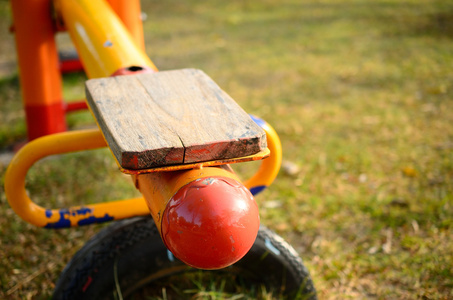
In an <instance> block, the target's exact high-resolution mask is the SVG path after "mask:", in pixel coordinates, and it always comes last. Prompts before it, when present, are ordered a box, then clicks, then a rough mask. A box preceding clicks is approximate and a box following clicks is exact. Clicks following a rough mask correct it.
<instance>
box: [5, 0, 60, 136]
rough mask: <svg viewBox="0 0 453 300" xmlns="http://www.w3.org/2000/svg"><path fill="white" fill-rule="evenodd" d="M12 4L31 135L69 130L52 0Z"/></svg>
mask: <svg viewBox="0 0 453 300" xmlns="http://www.w3.org/2000/svg"><path fill="white" fill-rule="evenodd" d="M11 7H12V12H13V19H14V33H15V38H16V49H17V54H18V62H19V68H20V73H19V76H20V81H21V86H22V96H23V102H24V107H25V111H26V117H27V129H28V139H29V140H32V139H35V138H37V137H40V136H44V135H47V134H51V133H56V132H61V131H65V130H66V120H65V117H64V111H63V104H62V91H61V77H60V71H59V66H58V54H57V48H56V43H55V37H54V35H55V26H54V23H53V21H52V20H53V19H52V15H51V9H50V7H51V3H50V0H15V1H11ZM37 26H38V27H37Z"/></svg>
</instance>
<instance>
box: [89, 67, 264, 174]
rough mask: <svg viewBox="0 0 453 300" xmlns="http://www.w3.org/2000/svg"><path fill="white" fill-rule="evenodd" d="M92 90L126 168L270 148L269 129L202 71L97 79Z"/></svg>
mask: <svg viewBox="0 0 453 300" xmlns="http://www.w3.org/2000/svg"><path fill="white" fill-rule="evenodd" d="M86 94H87V100H88V104H89V106H90V109H91V110H92V112H93V114H94V116H95V117H96V119H97V122H98V124H99V126H100V128H101V130H102V132H103V134H104V136H105V138H106V140H107V143H108V144H109V147H110V148H111V149H112V152H113V154H114V155H115V157H116V159H117V160H118V162H119V163H120V165H121V166H122V167H123V168H126V169H134V170H137V169H148V168H155V167H162V166H166V165H176V164H184V163H196V162H203V161H210V160H217V159H226V158H234V157H242V156H247V155H252V154H255V153H258V152H259V151H261V150H262V149H264V148H266V136H265V133H264V131H263V130H262V129H261V128H260V127H259V126H258V125H256V124H255V123H254V122H253V121H252V120H251V118H250V117H249V116H248V115H247V114H246V113H245V112H244V110H242V108H240V107H239V106H238V105H237V103H236V102H235V101H234V100H233V99H232V98H231V97H230V96H229V95H228V94H226V93H225V92H224V91H223V90H222V89H220V87H219V86H218V85H217V84H216V83H215V82H214V81H213V80H212V79H211V78H209V77H208V76H207V75H206V74H205V73H203V72H202V71H200V70H195V69H183V70H174V71H163V72H157V73H151V74H137V75H128V76H117V77H110V78H101V79H92V80H88V81H87V83H86Z"/></svg>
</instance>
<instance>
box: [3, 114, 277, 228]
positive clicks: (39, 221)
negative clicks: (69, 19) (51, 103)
mask: <svg viewBox="0 0 453 300" xmlns="http://www.w3.org/2000/svg"><path fill="white" fill-rule="evenodd" d="M255 121H256V122H257V123H259V125H260V126H262V127H263V128H264V130H265V131H266V134H267V137H268V147H269V148H270V150H271V156H270V158H268V159H265V160H263V163H262V165H261V167H260V169H259V170H258V172H257V173H256V174H255V175H254V176H253V177H252V178H250V179H249V180H248V181H247V182H246V183H245V184H244V185H245V186H246V187H247V188H248V189H249V190H250V191H251V192H252V194H257V193H259V192H260V191H262V190H263V189H264V188H266V187H267V186H269V185H270V184H271V183H272V181H273V180H274V179H275V177H276V176H277V173H278V170H279V168H280V164H281V144H280V140H279V138H278V136H277V134H276V132H275V131H274V130H273V129H272V127H270V126H269V125H268V124H267V123H265V122H264V121H262V120H260V119H255ZM102 147H106V143H105V140H104V138H103V136H102V133H101V132H100V131H99V130H97V129H95V130H84V131H71V132H64V133H57V134H52V135H48V136H44V137H41V138H38V139H35V140H33V141H31V142H30V143H28V144H26V145H25V146H24V147H23V148H22V149H20V150H19V152H17V154H16V155H15V156H14V158H13V160H12V161H11V163H10V165H9V166H8V170H7V171H6V175H5V194H6V198H7V199H8V202H9V204H10V205H11V207H12V208H13V210H14V211H15V212H16V213H17V214H18V215H19V216H20V217H21V218H22V219H24V220H25V221H27V222H29V223H31V224H33V225H36V226H39V227H46V228H66V227H72V226H81V225H89V224H92V223H101V222H106V221H111V220H119V219H125V218H130V217H134V216H140V215H147V214H149V213H150V212H151V213H154V215H153V217H155V218H156V215H158V214H159V212H161V211H162V208H163V207H165V205H166V202H167V201H168V199H169V196H171V195H172V194H174V193H175V191H177V190H178V189H179V188H181V187H182V186H183V185H185V184H187V183H188V182H191V181H193V180H196V179H197V178H199V177H202V176H223V177H231V178H235V179H236V176H235V175H234V174H233V173H231V172H228V170H226V169H222V168H218V167H207V168H201V169H197V168H196V169H193V170H185V171H169V172H157V173H150V174H144V175H136V177H135V181H136V184H137V188H139V189H140V191H141V192H142V193H143V195H144V196H145V199H146V201H145V199H143V198H134V199H127V200H119V201H110V202H106V203H98V204H89V205H84V206H74V207H70V208H64V209H45V208H43V207H41V206H39V205H37V204H35V203H34V202H33V201H31V199H30V198H29V197H28V195H27V193H26V190H25V177H26V175H27V172H28V170H29V169H30V168H31V166H32V165H33V164H34V163H35V162H36V161H38V160H40V159H42V158H44V157H46V156H50V155H56V154H63V153H68V152H77V151H84V150H90V149H97V148H102ZM156 223H157V222H156Z"/></svg>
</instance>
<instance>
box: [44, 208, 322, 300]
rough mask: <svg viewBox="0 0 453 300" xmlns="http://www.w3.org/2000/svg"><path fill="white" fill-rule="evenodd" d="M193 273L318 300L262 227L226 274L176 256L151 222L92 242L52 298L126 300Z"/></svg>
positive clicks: (115, 227)
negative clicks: (178, 275)
mask: <svg viewBox="0 0 453 300" xmlns="http://www.w3.org/2000/svg"><path fill="white" fill-rule="evenodd" d="M190 271H195V272H203V274H205V272H214V273H216V272H224V273H225V274H227V273H229V274H232V273H234V274H238V276H241V277H240V278H241V280H243V279H242V278H244V279H245V280H247V285H246V286H247V287H249V286H251V285H250V282H253V283H257V284H258V285H259V284H264V285H265V286H266V287H268V288H273V289H274V290H275V291H277V293H279V294H280V295H285V296H287V297H288V298H291V299H292V298H294V297H296V296H295V295H296V294H297V298H301V299H317V298H316V291H315V289H314V286H313V283H312V280H311V278H310V275H309V273H308V270H307V269H306V268H305V266H304V265H303V263H302V260H301V259H300V258H299V256H298V255H297V253H296V252H295V250H294V249H293V248H292V247H291V246H290V245H289V244H288V243H286V242H285V241H284V240H283V239H282V238H281V237H279V236H278V235H277V234H275V233H273V232H272V231H270V230H269V229H267V228H266V227H264V226H261V227H260V230H259V233H258V237H257V239H256V241H255V243H254V245H253V247H252V248H251V250H250V251H249V252H248V253H247V255H246V256H244V258H242V259H241V260H240V261H239V262H237V263H236V264H234V265H233V266H230V267H228V268H225V269H222V270H217V271H199V270H197V269H194V268H191V267H188V266H187V265H185V264H184V263H182V262H181V261H179V260H178V259H176V258H174V257H173V256H172V254H171V253H170V252H169V251H168V250H167V248H166V247H165V246H164V244H163V242H162V240H161V238H160V236H159V233H158V231H157V228H156V226H155V224H154V222H153V220H152V219H151V218H148V217H140V218H133V219H128V220H123V221H118V222H115V223H113V224H112V225H110V226H109V227H106V228H104V229H103V230H101V231H100V232H99V233H98V234H97V235H95V236H94V237H93V238H92V239H90V240H89V241H88V242H87V243H86V244H85V245H84V246H83V247H82V248H81V249H80V250H79V251H78V252H77V253H76V254H75V256H74V257H73V258H72V260H71V261H70V262H69V263H68V265H67V266H66V267H65V269H64V270H63V272H62V274H61V276H60V278H59V280H58V282H57V284H56V287H55V290H54V294H53V299H56V300H58V299H114V298H115V297H114V294H115V293H116V292H117V291H118V289H119V290H120V291H121V295H122V297H123V299H128V296H130V295H132V294H133V292H134V291H135V290H137V289H140V288H142V287H143V286H145V285H148V284H149V283H150V282H155V281H159V280H160V282H159V283H158V284H159V287H162V284H163V285H165V280H166V278H167V277H170V276H171V275H173V274H176V273H183V272H190ZM214 273H212V274H214ZM209 274H210V275H212V274H211V273H209ZM222 276H223V275H222ZM235 276H236V275H235ZM160 291H161V290H160Z"/></svg>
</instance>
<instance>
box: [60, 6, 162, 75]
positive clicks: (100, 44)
mask: <svg viewBox="0 0 453 300" xmlns="http://www.w3.org/2000/svg"><path fill="white" fill-rule="evenodd" d="M54 7H55V11H56V14H57V16H59V18H60V19H61V20H63V21H62V22H63V23H64V26H65V28H66V30H67V31H68V32H69V35H70V36H71V39H72V41H73V42H74V45H75V47H76V48H77V52H78V53H79V56H80V59H81V61H82V64H83V66H84V68H85V71H86V73H87V75H88V77H89V78H98V77H108V76H111V75H112V74H113V73H115V72H116V71H117V70H119V69H121V68H126V67H131V66H139V67H144V66H146V67H148V68H150V69H152V70H156V71H157V68H156V66H155V65H154V64H153V62H152V61H151V60H150V59H149V57H148V56H147V55H146V53H145V52H144V49H143V47H140V46H139V45H137V43H136V41H135V40H134V38H133V36H132V35H131V33H130V32H129V30H127V28H126V27H125V26H124V24H123V22H122V21H121V19H120V18H119V17H118V16H117V15H116V13H115V12H114V11H113V9H112V8H111V7H110V5H108V3H107V2H106V1H103V0H102V1H101V0H77V1H73V0H70V1H68V0H54Z"/></svg>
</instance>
